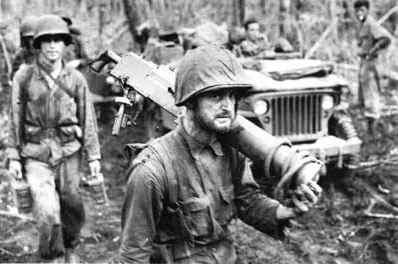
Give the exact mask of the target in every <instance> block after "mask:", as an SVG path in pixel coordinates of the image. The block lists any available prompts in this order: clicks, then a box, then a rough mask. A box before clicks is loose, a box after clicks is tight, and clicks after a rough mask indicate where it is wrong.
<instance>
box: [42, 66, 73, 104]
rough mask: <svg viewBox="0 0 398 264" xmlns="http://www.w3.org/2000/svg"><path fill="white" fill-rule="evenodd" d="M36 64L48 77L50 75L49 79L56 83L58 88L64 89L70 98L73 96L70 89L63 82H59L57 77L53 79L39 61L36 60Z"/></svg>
mask: <svg viewBox="0 0 398 264" xmlns="http://www.w3.org/2000/svg"><path fill="white" fill-rule="evenodd" d="M37 65H38V66H39V68H40V70H42V71H43V72H44V73H45V74H46V75H47V76H48V77H50V79H51V80H52V81H53V82H54V83H55V84H56V85H57V87H58V88H60V89H61V90H62V91H64V92H65V93H66V94H67V95H68V96H69V97H70V98H75V96H74V94H73V93H72V91H70V90H69V89H68V88H67V87H66V85H65V84H64V83H63V82H61V81H60V80H59V79H58V78H57V79H55V78H54V77H53V76H52V75H51V73H50V72H49V71H47V69H46V68H45V67H44V66H43V65H42V64H41V63H39V62H37Z"/></svg>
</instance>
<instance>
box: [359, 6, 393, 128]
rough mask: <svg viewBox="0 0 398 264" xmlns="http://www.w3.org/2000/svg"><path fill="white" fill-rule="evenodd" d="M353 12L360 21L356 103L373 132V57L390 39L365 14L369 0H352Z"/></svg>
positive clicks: (376, 86) (376, 113)
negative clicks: (361, 109) (357, 101)
mask: <svg viewBox="0 0 398 264" xmlns="http://www.w3.org/2000/svg"><path fill="white" fill-rule="evenodd" d="M354 8H355V13H356V16H357V18H358V20H359V22H360V23H361V25H360V29H359V33H358V47H359V51H358V56H359V57H360V65H359V90H358V97H359V103H360V105H361V106H362V107H363V111H364V115H365V117H366V118H367V119H368V130H369V132H370V133H371V134H373V133H374V132H375V124H376V120H377V119H378V118H379V117H380V96H379V93H380V89H381V87H380V82H379V74H378V71H377V62H378V60H377V57H378V55H379V53H380V50H382V49H386V48H387V47H388V46H389V45H390V43H391V35H390V33H389V32H388V31H387V30H386V29H385V28H383V27H382V26H381V25H379V24H378V23H377V21H376V20H375V19H374V18H373V17H372V16H371V15H370V14H369V1H368V0H356V1H355V3H354Z"/></svg>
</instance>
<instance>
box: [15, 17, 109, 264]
mask: <svg viewBox="0 0 398 264" xmlns="http://www.w3.org/2000/svg"><path fill="white" fill-rule="evenodd" d="M71 41H72V38H71V35H70V33H69V29H68V26H67V24H66V23H65V22H64V21H63V20H62V19H61V18H60V17H58V16H55V15H43V16H41V17H40V18H39V19H38V20H37V24H36V27H35V33H34V37H33V45H34V47H35V48H36V49H37V50H38V56H37V60H35V62H34V63H33V64H32V65H30V66H28V67H25V68H23V69H20V70H19V71H18V72H17V73H16V74H15V77H14V79H13V87H12V105H11V112H12V122H11V132H10V138H9V146H8V149H7V153H8V167H9V170H10V172H11V174H12V175H14V176H15V177H16V178H17V179H21V178H22V177H24V178H26V180H27V182H28V184H29V186H30V190H31V193H32V196H33V213H34V214H35V216H36V220H37V222H38V226H39V231H40V239H39V255H40V257H41V258H43V259H54V258H57V257H62V258H63V257H65V258H66V261H70V262H74V263H76V262H78V260H76V255H75V254H74V249H75V248H76V246H77V245H78V243H79V233H80V229H81V228H82V226H83V223H84V220H85V214H84V207H83V203H82V200H81V198H80V197H79V194H78V186H79V181H80V175H81V172H82V171H81V166H80V165H81V162H80V160H81V150H82V149H84V150H85V151H86V154H87V155H86V156H87V159H88V163H89V168H90V172H91V174H92V175H96V174H98V173H99V172H100V157H101V156H100V147H99V142H98V135H97V124H96V118H95V114H94V110H93V104H92V102H91V97H90V91H89V89H88V86H87V83H86V80H85V79H84V77H83V76H82V74H81V73H80V72H78V71H76V70H75V69H72V68H69V67H67V66H65V65H64V64H63V61H62V55H63V52H64V50H65V48H66V46H67V45H69V44H70V43H71Z"/></svg>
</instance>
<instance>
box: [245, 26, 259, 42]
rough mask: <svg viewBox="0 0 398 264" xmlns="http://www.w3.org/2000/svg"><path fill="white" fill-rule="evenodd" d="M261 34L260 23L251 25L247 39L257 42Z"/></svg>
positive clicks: (248, 27) (248, 28)
mask: <svg viewBox="0 0 398 264" xmlns="http://www.w3.org/2000/svg"><path fill="white" fill-rule="evenodd" d="M259 34H260V25H259V24H258V23H251V24H249V25H248V26H247V37H248V38H249V39H251V40H256V39H257V37H258V35H259Z"/></svg>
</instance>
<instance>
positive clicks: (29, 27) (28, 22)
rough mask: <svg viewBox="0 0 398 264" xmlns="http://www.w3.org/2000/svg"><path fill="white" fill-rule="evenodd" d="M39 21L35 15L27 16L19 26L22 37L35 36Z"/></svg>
mask: <svg viewBox="0 0 398 264" xmlns="http://www.w3.org/2000/svg"><path fill="white" fill-rule="evenodd" d="M36 22H37V17H35V16H27V17H25V18H24V19H23V20H22V22H21V25H20V26H19V32H20V34H21V37H33V35H34V33H35V26H36Z"/></svg>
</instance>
